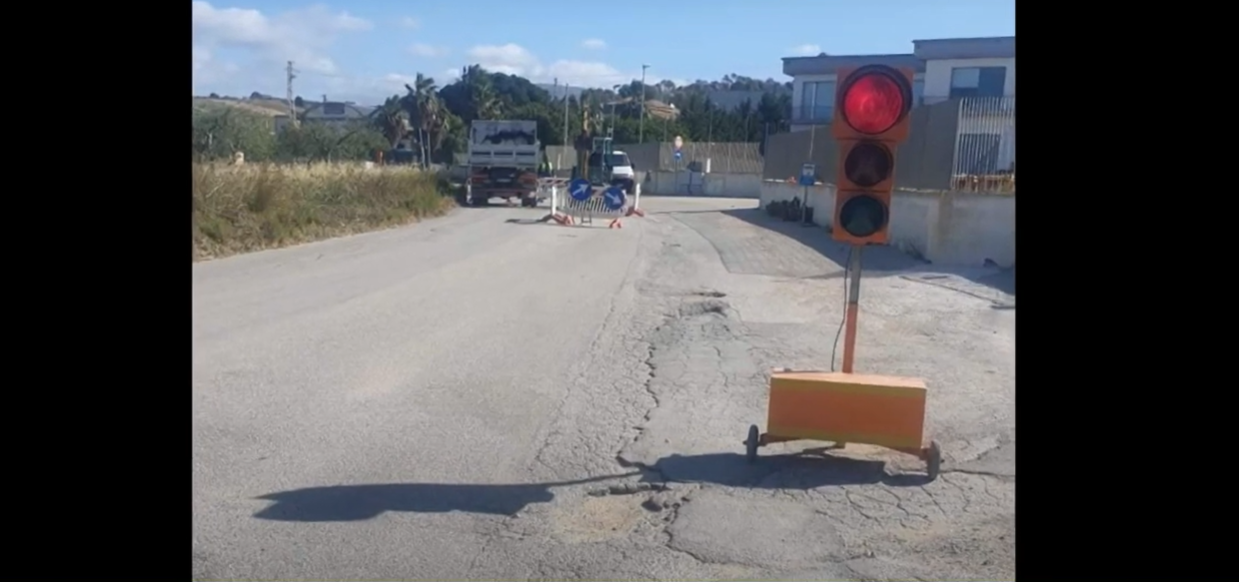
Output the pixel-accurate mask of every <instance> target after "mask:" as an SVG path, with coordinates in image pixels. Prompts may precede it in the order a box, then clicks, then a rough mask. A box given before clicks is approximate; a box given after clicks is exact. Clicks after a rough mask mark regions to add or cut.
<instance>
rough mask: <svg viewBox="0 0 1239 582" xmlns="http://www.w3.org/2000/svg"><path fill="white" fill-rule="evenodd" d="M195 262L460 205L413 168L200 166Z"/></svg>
mask: <svg viewBox="0 0 1239 582" xmlns="http://www.w3.org/2000/svg"><path fill="white" fill-rule="evenodd" d="M193 181H194V184H193V190H194V198H193V199H194V202H193V206H194V260H195V261H197V260H202V259H210V258H217V257H222V256H226V255H231V254H236V253H242V252H248V251H254V250H259V249H266V248H274V247H281V246H287V245H291V244H297V243H302V242H308V241H312V240H319V239H324V238H330V237H334V236H341V235H346V234H353V233H358V232H364V231H368V230H376V229H381V228H387V227H392V226H398V225H402V224H407V223H409V222H412V221H416V220H418V219H420V218H423V217H430V216H438V215H440V214H442V213H444V212H445V211H447V210H448V209H450V208H451V206H452V205H453V202H452V198H451V197H450V196H448V195H447V192H448V186H447V184H446V182H444V181H442V180H440V179H439V178H437V177H436V176H435V175H434V174H430V173H426V172H419V171H417V170H414V169H412V168H409V167H402V166H396V167H378V168H369V169H367V168H364V167H362V166H361V165H358V164H317V165H312V166H306V165H296V166H277V165H273V164H248V165H245V166H226V165H215V164H194V168H193Z"/></svg>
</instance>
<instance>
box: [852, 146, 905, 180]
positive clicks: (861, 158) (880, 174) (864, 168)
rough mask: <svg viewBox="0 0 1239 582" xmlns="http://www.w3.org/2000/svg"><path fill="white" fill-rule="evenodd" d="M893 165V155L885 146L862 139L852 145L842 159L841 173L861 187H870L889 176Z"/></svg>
mask: <svg viewBox="0 0 1239 582" xmlns="http://www.w3.org/2000/svg"><path fill="white" fill-rule="evenodd" d="M894 166H895V159H894V156H892V155H891V152H890V150H888V149H886V146H884V145H882V144H880V143H877V142H867V141H862V142H860V143H858V144H856V145H855V146H854V147H852V149H851V150H850V151H848V154H847V157H846V158H844V159H843V175H844V176H845V177H847V179H848V180H849V181H851V182H852V183H853V184H856V185H857V186H860V187H861V188H872V187H873V186H876V185H877V184H878V183H879V182H881V181H883V180H885V179H887V178H889V177H890V176H891V170H892V169H893V168H894Z"/></svg>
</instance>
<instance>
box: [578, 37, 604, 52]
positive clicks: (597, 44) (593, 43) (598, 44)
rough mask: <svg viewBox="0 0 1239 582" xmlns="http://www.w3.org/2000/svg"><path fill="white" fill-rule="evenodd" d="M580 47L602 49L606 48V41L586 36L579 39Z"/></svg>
mask: <svg viewBox="0 0 1239 582" xmlns="http://www.w3.org/2000/svg"><path fill="white" fill-rule="evenodd" d="M581 48H587V49H590V50H595V51H596V50H602V49H604V48H607V42H606V41H604V40H602V39H601V38H587V39H585V40H583V41H581Z"/></svg>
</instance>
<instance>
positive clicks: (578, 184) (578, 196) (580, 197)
mask: <svg viewBox="0 0 1239 582" xmlns="http://www.w3.org/2000/svg"><path fill="white" fill-rule="evenodd" d="M568 195H570V196H572V198H573V200H576V201H578V202H584V201H586V200H589V197H590V196H593V195H594V188H593V187H592V186H590V185H589V180H586V179H585V178H577V179H575V180H573V181H572V183H571V184H568Z"/></svg>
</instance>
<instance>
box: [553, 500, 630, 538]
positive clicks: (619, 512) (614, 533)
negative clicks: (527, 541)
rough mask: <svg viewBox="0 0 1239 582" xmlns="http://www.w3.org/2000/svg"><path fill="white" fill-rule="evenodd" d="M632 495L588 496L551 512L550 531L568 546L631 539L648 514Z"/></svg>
mask: <svg viewBox="0 0 1239 582" xmlns="http://www.w3.org/2000/svg"><path fill="white" fill-rule="evenodd" d="M641 502H642V500H641V499H640V498H636V497H634V496H631V495H620V496H616V495H606V496H600V497H599V496H587V497H585V498H583V499H582V500H581V501H580V502H579V503H570V504H565V505H563V506H560V507H556V508H554V509H553V510H552V513H551V516H550V523H551V530H552V533H553V535H554V536H555V537H556V538H559V539H560V540H562V541H564V542H568V543H594V542H602V541H607V540H613V539H621V538H626V537H628V536H630V535H631V534H632V533H633V532H634V531H635V530H636V529H637V526H638V525H640V524H641V523H642V522H643V521H645V520H647V519H648V517H649V515H650V512H649V511H647V510H646V509H645V508H643V507H642V503H641Z"/></svg>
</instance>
